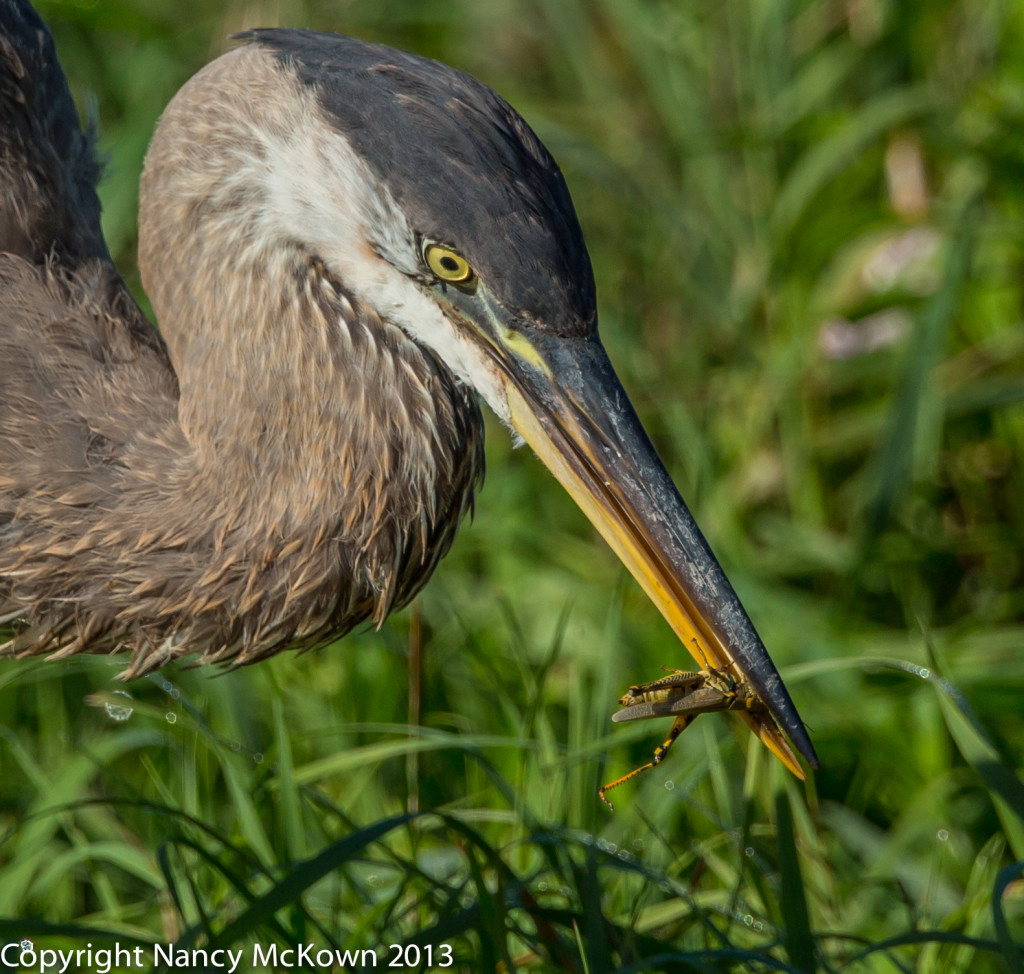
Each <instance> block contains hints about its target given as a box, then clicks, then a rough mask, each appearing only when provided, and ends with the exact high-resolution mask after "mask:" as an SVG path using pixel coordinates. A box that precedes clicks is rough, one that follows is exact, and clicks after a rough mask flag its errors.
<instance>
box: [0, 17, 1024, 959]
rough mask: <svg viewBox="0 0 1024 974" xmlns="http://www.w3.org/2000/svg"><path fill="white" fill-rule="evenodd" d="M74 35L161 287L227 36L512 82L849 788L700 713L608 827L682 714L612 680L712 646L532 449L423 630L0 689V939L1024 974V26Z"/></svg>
mask: <svg viewBox="0 0 1024 974" xmlns="http://www.w3.org/2000/svg"><path fill="white" fill-rule="evenodd" d="M182 6H186V7H188V9H186V10H185V11H184V12H182ZM41 10H42V13H43V16H44V17H45V18H46V19H47V21H48V22H49V23H50V24H51V25H52V26H53V28H54V31H55V34H56V36H57V42H58V48H59V50H60V51H61V52H62V56H63V59H64V64H65V67H66V68H67V70H68V72H69V74H70V75H71V78H72V86H73V89H74V91H75V94H76V97H78V98H79V99H80V103H81V104H83V105H86V104H87V103H88V99H89V98H90V97H92V96H94V97H95V98H96V99H97V109H96V110H97V114H98V116H99V119H100V122H101V128H102V131H103V148H104V151H105V152H106V153H107V154H108V157H109V165H108V179H107V182H106V183H105V185H104V189H103V193H104V205H105V220H106V224H105V226H106V231H107V234H108V239H109V240H110V242H111V247H112V249H113V250H114V251H115V253H116V254H117V258H118V261H119V264H120V266H121V267H122V268H124V270H125V272H126V275H127V277H128V279H129V280H130V281H132V282H133V284H134V283H135V281H136V278H135V277H134V274H133V272H132V270H131V268H132V262H133V259H134V258H133V251H134V208H135V202H136V193H137V179H138V170H139V167H140V165H141V160H142V155H143V153H144V151H145V146H146V143H147V140H148V138H149V135H150V133H151V131H152V127H153V124H154V122H155V118H156V116H157V114H158V113H159V111H160V109H161V108H162V106H163V104H164V103H165V102H166V100H167V99H168V98H169V97H170V95H171V94H172V93H173V92H174V90H176V88H177V87H178V85H180V84H181V83H182V82H183V81H184V80H185V79H186V78H187V77H188V76H189V75H190V74H191V73H192V72H193V71H194V70H196V69H197V68H198V67H199V66H200V65H201V64H203V63H204V62H205V61H206V60H208V59H209V58H210V57H212V56H214V55H215V54H216V53H218V52H219V51H220V50H221V49H222V48H223V46H224V43H225V42H224V38H225V36H226V35H227V34H228V33H230V32H232V31H234V30H238V29H241V28H243V27H245V26H254V25H257V24H259V23H263V24H269V23H271V22H272V21H277V22H280V23H286V24H291V25H295V26H313V27H319V28H325V29H336V30H343V31H347V32H350V33H353V34H356V35H358V36H362V37H365V38H367V39H371V40H379V41H383V42H387V43H392V44H396V45H398V46H403V47H406V48H408V49H412V50H416V51H418V52H420V53H424V54H428V55H431V56H435V57H439V58H441V59H442V60H445V61H447V62H449V63H453V64H456V65H457V66H459V67H462V68H464V69H466V70H468V71H470V72H471V73H473V74H476V75H477V76H478V77H481V78H482V79H483V80H485V81H486V82H488V83H489V84H491V85H492V86H493V87H495V88H496V89H497V90H499V91H500V92H502V93H503V94H504V95H505V96H506V97H507V98H509V100H510V101H512V103H513V104H514V105H516V106H517V107H518V108H519V109H520V110H521V111H522V112H523V114H524V115H525V116H526V117H527V119H528V120H529V121H530V122H531V124H532V125H533V126H534V127H535V128H536V129H537V131H538V132H539V133H540V134H541V136H542V138H543V139H544V140H545V141H546V142H547V143H548V145H549V146H550V148H551V149H552V151H553V153H554V154H555V156H556V157H557V158H558V159H559V161H560V162H561V164H562V166H563V168H564V170H565V172H566V176H567V179H568V181H569V184H570V188H571V190H572V192H573V196H574V199H575V200H576V203H577V206H578V208H579V211H580V217H581V221H582V223H583V226H584V231H585V233H586V236H587V240H588V243H589V245H590V248H591V253H592V257H593V260H594V264H595V271H596V274H597V279H598V283H599V297H600V302H601V316H602V333H603V335H604V338H605V342H606V344H607V346H608V348H609V351H610V353H611V355H612V357H613V359H614V361H615V362H616V364H617V366H618V368H619V370H620V373H621V374H622V377H623V380H624V383H625V385H626V387H627V388H628V389H629V391H630V393H631V395H632V397H633V398H634V401H635V403H636V405H637V407H638V410H639V411H640V413H641V416H642V418H643V419H644V422H645V424H646V425H647V427H648V429H649V430H650V432H651V435H652V438H653V439H654V441H655V443H656V444H657V446H658V448H659V451H660V452H661V453H662V455H663V457H664V459H665V461H666V463H667V465H668V467H669V469H670V470H671V471H672V472H673V475H674V476H675V478H676V480H677V482H678V483H679V484H680V487H681V489H682V491H683V494H684V496H686V497H687V499H688V501H690V502H691V505H692V507H693V509H694V512H695V514H696V516H697V518H698V520H699V521H700V523H701V524H702V526H703V527H704V529H705V532H706V533H707V535H708V536H709V538H710V539H711V541H712V544H713V545H714V547H715V549H716V551H717V553H718V554H719V557H720V558H721V560H722V562H723V564H724V565H725V567H726V569H727V571H728V572H729V574H730V577H731V578H732V579H733V581H734V584H735V585H736V587H737V590H738V591H739V593H740V595H741V597H742V599H743V600H744V602H745V604H746V605H747V607H748V609H749V611H750V613H751V615H752V617H753V618H754V620H755V622H756V624H757V625H758V628H759V629H760V631H761V633H762V635H763V636H764V638H765V642H766V643H767V645H768V647H769V649H770V650H771V652H772V654H773V656H774V658H775V659H776V661H777V663H778V664H779V665H780V668H781V669H782V672H783V675H784V677H785V678H786V681H787V683H788V685H789V686H790V689H791V691H792V693H793V696H794V698H795V699H796V702H797V704H798V706H799V708H800V710H801V713H802V714H803V716H804V718H805V720H806V721H807V723H808V724H809V726H810V728H811V732H812V737H813V739H814V741H815V744H816V746H817V748H818V752H819V755H820V757H821V759H822V770H821V771H820V772H819V773H817V774H816V775H815V776H814V777H813V779H812V780H811V781H809V782H808V783H806V784H801V783H798V782H796V781H795V780H793V779H791V778H789V777H787V775H786V773H785V772H784V771H783V769H781V767H779V766H778V765H777V762H774V761H773V760H772V759H770V756H769V755H767V754H766V752H764V751H763V749H761V748H760V747H759V746H757V745H756V744H755V743H754V742H753V741H752V739H751V738H750V735H749V734H747V732H746V731H745V730H744V729H742V728H741V727H740V726H739V725H738V724H734V722H732V721H730V720H728V719H719V718H711V717H706V718H702V719H701V720H700V721H698V722H697V723H696V724H695V725H694V727H693V728H692V729H691V730H690V731H688V732H687V733H686V735H685V736H684V737H683V738H681V740H680V742H679V743H678V744H677V746H676V747H675V748H674V749H673V751H672V753H671V755H670V757H669V759H668V760H667V761H666V763H665V764H664V765H662V767H661V768H659V769H657V770H655V771H652V772H649V773H647V774H645V775H643V776H641V778H639V779H638V780H637V781H636V782H630V783H629V784H627V785H624V786H622V788H620V789H618V790H617V791H616V792H614V793H613V797H614V799H615V801H616V811H615V813H614V814H609V813H608V811H607V809H605V808H604V807H603V806H602V805H601V804H600V803H599V802H598V801H597V797H596V789H597V786H598V785H599V784H600V783H601V782H603V781H607V780H609V779H611V778H614V777H617V776H618V775H619V774H621V773H623V772H625V771H626V770H628V769H629V768H630V767H632V766H635V765H637V764H640V763H642V762H643V761H645V760H647V758H648V756H649V754H650V752H651V749H652V748H653V746H654V744H655V743H657V741H658V740H660V736H659V735H661V734H663V732H664V731H666V730H667V727H661V726H658V725H656V724H648V723H644V722H641V723H640V725H639V726H636V725H629V726H626V727H621V726H615V725H612V724H611V723H610V722H609V720H608V716H609V714H610V712H611V710H612V709H613V708H614V703H615V699H616V698H617V697H618V695H619V694H620V693H621V692H622V691H623V689H624V687H625V686H626V685H628V684H629V683H630V682H634V681H636V680H640V679H645V678H652V677H653V676H655V675H656V674H657V672H658V670H659V667H660V666H661V665H662V664H669V665H678V664H679V660H680V658H681V657H683V654H682V653H681V650H680V647H679V646H678V645H677V644H675V642H674V640H673V637H672V636H671V633H670V632H669V631H668V629H667V627H666V626H665V625H664V624H663V623H662V622H661V620H660V618H659V617H658V616H657V613H656V611H655V610H654V608H653V607H652V606H651V605H650V604H649V603H648V602H647V601H646V600H645V598H644V597H643V595H642V594H641V593H640V592H639V590H638V589H637V588H636V586H635V585H634V584H633V583H632V581H631V580H629V579H628V577H626V576H625V573H624V571H623V570H622V569H621V568H620V567H619V566H618V565H617V563H616V562H615V559H614V558H613V556H612V555H611V554H610V553H609V552H608V551H607V549H606V548H605V547H604V546H603V545H602V544H601V542H600V541H599V540H598V539H597V538H596V537H595V535H594V532H593V531H592V529H591V528H590V527H589V526H588V525H587V523H586V521H585V519H584V518H583V517H582V515H580V514H579V513H578V512H577V511H576V510H575V508H574V507H573V506H572V504H571V502H570V501H569V499H568V498H567V497H566V496H565V495H564V494H562V492H561V491H560V490H559V489H558V488H557V486H556V485H555V483H554V481H553V480H552V479H551V478H550V477H549V476H548V475H547V474H546V472H545V471H544V470H543V469H542V468H541V466H540V464H539V463H538V462H537V461H536V460H535V458H533V457H532V456H530V455H529V453H528V451H525V450H521V451H512V450H511V447H510V444H509V442H508V438H507V436H506V434H505V433H504V432H503V431H502V430H501V429H500V428H498V427H497V426H496V425H495V426H493V428H491V429H490V430H489V442H488V464H489V471H490V473H489V479H488V482H487V485H486V486H485V488H484V491H483V493H482V495H481V497H480V498H479V503H478V505H477V512H478V513H477V516H476V519H475V521H474V523H472V524H471V525H469V524H467V525H466V526H465V527H464V529H463V531H462V532H461V534H460V537H459V539H458V541H457V543H456V545H455V548H454V550H453V551H452V553H451V555H450V556H449V557H448V559H447V560H446V561H445V562H444V563H443V564H442V566H441V568H440V569H439V570H438V572H437V574H436V576H435V578H434V580H433V581H432V583H431V584H430V585H429V586H428V587H427V589H426V590H425V592H424V594H423V595H422V596H421V597H420V599H419V600H418V602H417V605H416V607H415V610H414V611H415V613H417V615H416V616H415V617H414V615H413V610H406V611H405V612H403V613H401V614H399V615H398V616H396V617H395V618H394V619H392V620H389V622H388V623H387V624H386V626H385V627H384V628H383V629H382V630H381V631H380V632H372V631H371V632H365V633H361V634H357V635H354V636H352V637H349V638H346V639H345V640H343V641H342V642H341V643H340V644H339V645H337V646H335V647H330V648H328V649H326V650H323V651H321V652H317V653H311V654H306V655H302V656H295V655H285V656H282V657H279V658H277V659H274V660H271V661H270V662H268V663H266V664H261V665H259V666H257V667H253V668H250V669H247V670H244V671H239V672H235V673H230V674H226V675H216V674H214V673H212V672H207V671H204V670H188V669H177V670H174V671H171V672H168V673H167V674H166V675H165V678H164V679H163V680H142V681H137V682H135V683H133V684H130V685H128V686H127V687H124V688H121V687H120V686H119V685H118V684H116V683H115V682H113V680H112V678H113V676H114V675H115V674H116V672H117V667H116V665H113V664H112V661H110V660H105V659H82V660H75V661H72V662H70V663H62V664H45V663H41V662H38V661H26V662H18V663H11V662H9V661H8V662H5V663H4V664H3V665H2V666H0V714H2V715H3V716H2V718H0V940H9V939H14V938H18V937H21V936H28V937H30V938H31V939H33V940H34V941H36V943H37V944H38V945H40V946H60V945H63V946H67V945H75V946H81V944H82V943H83V942H84V941H86V940H88V941H91V942H93V943H94V944H95V945H101V944H105V943H109V942H111V938H113V939H117V940H118V941H119V942H120V943H122V944H126V945H127V944H133V943H135V942H136V940H137V941H138V942H143V943H150V942H153V941H159V942H161V943H164V942H172V941H178V942H180V943H181V944H183V945H187V946H204V945H206V946H212V945H220V946H225V945H228V944H230V945H232V946H241V945H251V944H252V943H254V942H259V943H261V944H264V945H267V944H270V943H278V944H281V945H285V944H289V943H304V942H315V943H317V944H318V945H320V946H323V947H325V948H326V947H330V946H332V945H336V946H337V947H339V948H340V949H343V948H355V949H361V948H374V947H379V946H381V945H385V944H388V943H414V944H418V945H421V946H426V945H433V946H434V947H435V948H436V947H437V945H439V944H441V943H442V942H445V943H449V944H450V945H451V946H452V948H453V951H454V956H455V958H456V965H455V969H457V970H461V971H467V972H477V971H492V970H499V969H501V970H506V971H511V970H542V971H563V970H571V971H581V972H582V971H587V972H590V974H598V972H612V971H618V972H626V971H688V972H689V971H694V970H697V971H701V970H708V971H723V970H731V971H748V970H754V971H774V970H785V971H792V970H800V971H804V972H809V971H818V970H820V971H826V972H844V971H851V972H852V971H856V972H860V971H883V972H889V971H895V972H901V971H915V972H916V971H921V972H929V971H941V972H948V971H954V972H955V971H981V972H988V971H992V972H1005V971H1007V970H1009V971H1012V972H1020V971H1024V959H1022V952H1024V948H1021V947H1020V946H1019V944H1020V943H1021V942H1024V881H1022V863H1024V786H1022V784H1021V779H1020V773H1021V764H1022V754H1024V745H1022V741H1024V720H1022V716H1021V715H1022V709H1024V708H1022V706H1021V700H1022V695H1024V654H1022V652H1021V647H1022V645H1024V586H1022V575H1024V566H1022V555H1021V552H1022V551H1024V471H1022V469H1021V459H1020V458H1021V457H1022V455H1024V449H1022V448H1024V408H1022V404H1024V378H1022V376H1024V368H1022V367H1024V329H1022V326H1021V319H1022V283H1021V282H1022V281H1024V177H1022V174H1024V94H1022V93H1024V8H1021V7H1020V5H1019V4H1017V3H1015V2H1012V0H960V2H948V0H940V2H935V3H924V2H920V3H912V2H909V3H893V2H886V0H859V2H857V3H838V2H831V0H828V2H815V3H810V2H802V3H782V2H780V3H770V4H766V3H756V2H753V0H719V2H717V3H708V2H694V3H682V2H668V0H662V2H656V0H646V2H642V0H559V2H558V3H546V2H541V0H494V2H490V3H487V4H479V3H470V2H469V0H446V2H444V3H441V2H439V0H425V2H419V3H414V2H412V0H384V2H381V0H376V2H371V0H351V2H347V3H335V4H328V3H322V4H317V5H313V4H311V3H300V2H298V0H279V2H277V3H274V4H256V5H251V6H245V5H241V4H237V5H226V6H224V7H223V8H221V9H220V10H217V11H212V12H211V9H210V5H207V4H203V5H200V4H193V5H182V4H181V3H179V2H178V0H173V2H172V0H152V2H149V3H129V2H127V0H122V2H112V3H107V2H104V3H102V4H94V3H86V2H81V3H75V2H60V3H58V2H47V3H43V4H41ZM887 167H888V172H889V173H890V175H889V176H888V177H887ZM922 179H923V183H922V182H921V180H922ZM922 187H923V193H922V192H921V189H922ZM414 650H415V652H414ZM416 652H419V653H421V654H422V676H423V679H422V699H421V700H420V714H421V717H420V725H419V726H410V725H409V693H408V679H407V671H408V661H409V658H410V656H415V655H416ZM119 689H124V690H126V691H127V692H128V693H130V694H131V701H128V700H127V699H126V698H124V697H121V696H117V695H116V691H117V690H119ZM129 703H130V705H131V706H132V707H133V708H134V709H133V712H132V713H131V715H130V716H129V717H128V718H127V719H125V720H116V719H114V718H113V717H111V716H110V715H109V714H108V710H107V707H106V706H105V705H111V706H112V707H113V708H114V713H115V714H118V710H117V708H118V707H122V708H123V707H124V706H125V705H126V704H129ZM119 716H123V712H122V713H120V714H119ZM132 938H136V940H133V939H132ZM385 957H386V955H382V958H381V959H382V961H383V960H384V959H385Z"/></svg>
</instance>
